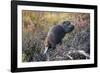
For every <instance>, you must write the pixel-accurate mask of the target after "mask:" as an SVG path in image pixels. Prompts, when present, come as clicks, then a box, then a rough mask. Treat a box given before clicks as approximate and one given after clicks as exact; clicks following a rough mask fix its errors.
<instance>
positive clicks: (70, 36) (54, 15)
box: [22, 10, 90, 62]
mask: <svg viewBox="0 0 100 73" xmlns="http://www.w3.org/2000/svg"><path fill="white" fill-rule="evenodd" d="M65 20H68V21H71V22H72V23H73V24H74V26H75V29H74V30H73V31H72V32H71V33H67V34H66V35H65V37H64V38H63V40H62V45H63V48H61V47H60V45H57V46H56V49H54V50H49V52H48V54H49V61H59V60H80V59H89V58H90V14H89V13H72V12H44V11H31V10H23V11H22V61H23V62H37V61H45V60H46V58H47V57H46V56H43V55H42V51H43V49H44V40H45V38H46V35H47V33H48V31H49V29H50V28H51V27H52V26H53V25H56V24H58V23H61V22H63V21H65ZM59 35H60V34H59Z"/></svg>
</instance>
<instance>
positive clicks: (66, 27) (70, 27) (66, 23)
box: [62, 21, 74, 33]
mask: <svg viewBox="0 0 100 73" xmlns="http://www.w3.org/2000/svg"><path fill="white" fill-rule="evenodd" d="M62 27H63V28H64V30H65V32H66V33H68V32H71V31H72V30H73V29H74V25H72V24H71V22H70V21H64V22H63V23H62Z"/></svg>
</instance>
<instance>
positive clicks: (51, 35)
mask: <svg viewBox="0 0 100 73" xmlns="http://www.w3.org/2000/svg"><path fill="white" fill-rule="evenodd" d="M73 29H74V25H72V24H71V22H70V21H64V22H62V23H61V24H58V25H54V26H52V27H51V29H50V30H49V32H48V34H47V37H46V38H45V42H44V45H45V49H44V52H43V54H46V52H47V50H48V49H50V48H52V49H54V48H56V45H57V44H59V43H62V39H63V38H64V36H65V34H66V33H69V32H71V31H72V30H73Z"/></svg>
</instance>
